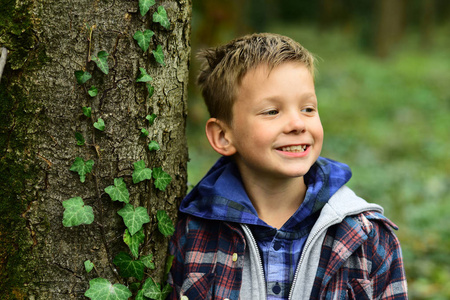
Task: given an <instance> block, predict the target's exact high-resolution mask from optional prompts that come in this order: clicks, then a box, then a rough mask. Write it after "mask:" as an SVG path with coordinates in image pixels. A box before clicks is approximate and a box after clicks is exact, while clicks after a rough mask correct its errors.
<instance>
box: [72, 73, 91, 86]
mask: <svg viewBox="0 0 450 300" xmlns="http://www.w3.org/2000/svg"><path fill="white" fill-rule="evenodd" d="M75 77H76V78H77V82H78V84H83V83H85V82H86V81H88V80H89V79H91V77H92V75H91V74H90V73H89V72H88V71H86V72H84V71H81V70H78V71H75Z"/></svg>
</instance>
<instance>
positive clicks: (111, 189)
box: [105, 178, 130, 203]
mask: <svg viewBox="0 0 450 300" xmlns="http://www.w3.org/2000/svg"><path fill="white" fill-rule="evenodd" d="M105 192H106V193H107V194H108V195H109V196H110V197H111V200H112V201H120V202H125V203H128V202H130V193H129V192H128V189H127V185H126V184H125V181H123V178H114V185H110V186H108V187H107V188H105Z"/></svg>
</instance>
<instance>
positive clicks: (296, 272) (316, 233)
mask: <svg viewBox="0 0 450 300" xmlns="http://www.w3.org/2000/svg"><path fill="white" fill-rule="evenodd" d="M334 222H335V220H333V221H330V222H328V223H326V224H324V225H322V226H321V227H320V228H319V230H317V231H316V232H314V234H313V236H312V238H311V239H308V241H307V242H308V243H307V244H305V247H304V248H303V251H302V255H301V256H300V260H299V262H298V264H297V270H296V271H295V275H294V279H293V280H292V285H291V290H290V291H289V297H288V300H291V299H292V292H293V288H294V286H295V283H296V281H297V280H298V276H299V271H300V266H301V265H302V262H303V260H304V259H305V252H306V250H307V249H308V248H309V246H310V245H311V244H312V242H313V241H314V240H315V239H316V237H317V235H319V234H320V233H321V232H322V231H323V230H324V229H325V228H328V227H329V226H331V225H333V224H334Z"/></svg>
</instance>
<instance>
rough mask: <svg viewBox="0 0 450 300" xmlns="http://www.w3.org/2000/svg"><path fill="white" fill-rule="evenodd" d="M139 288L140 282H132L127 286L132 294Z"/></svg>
mask: <svg viewBox="0 0 450 300" xmlns="http://www.w3.org/2000/svg"><path fill="white" fill-rule="evenodd" d="M140 286H141V283H140V282H133V283H131V284H130V285H129V288H130V290H131V291H132V292H136V291H137V290H138V289H139V287H140ZM142 296H144V294H142ZM135 299H137V298H135Z"/></svg>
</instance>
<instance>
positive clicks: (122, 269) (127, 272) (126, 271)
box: [113, 252, 144, 280]
mask: <svg viewBox="0 0 450 300" xmlns="http://www.w3.org/2000/svg"><path fill="white" fill-rule="evenodd" d="M113 263H114V264H115V265H116V266H118V267H119V274H120V276H123V277H134V278H136V279H138V280H142V278H143V277H144V263H143V262H142V261H140V260H133V258H132V257H131V256H130V255H128V254H126V253H125V252H120V253H119V254H117V256H116V257H114V260H113Z"/></svg>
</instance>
